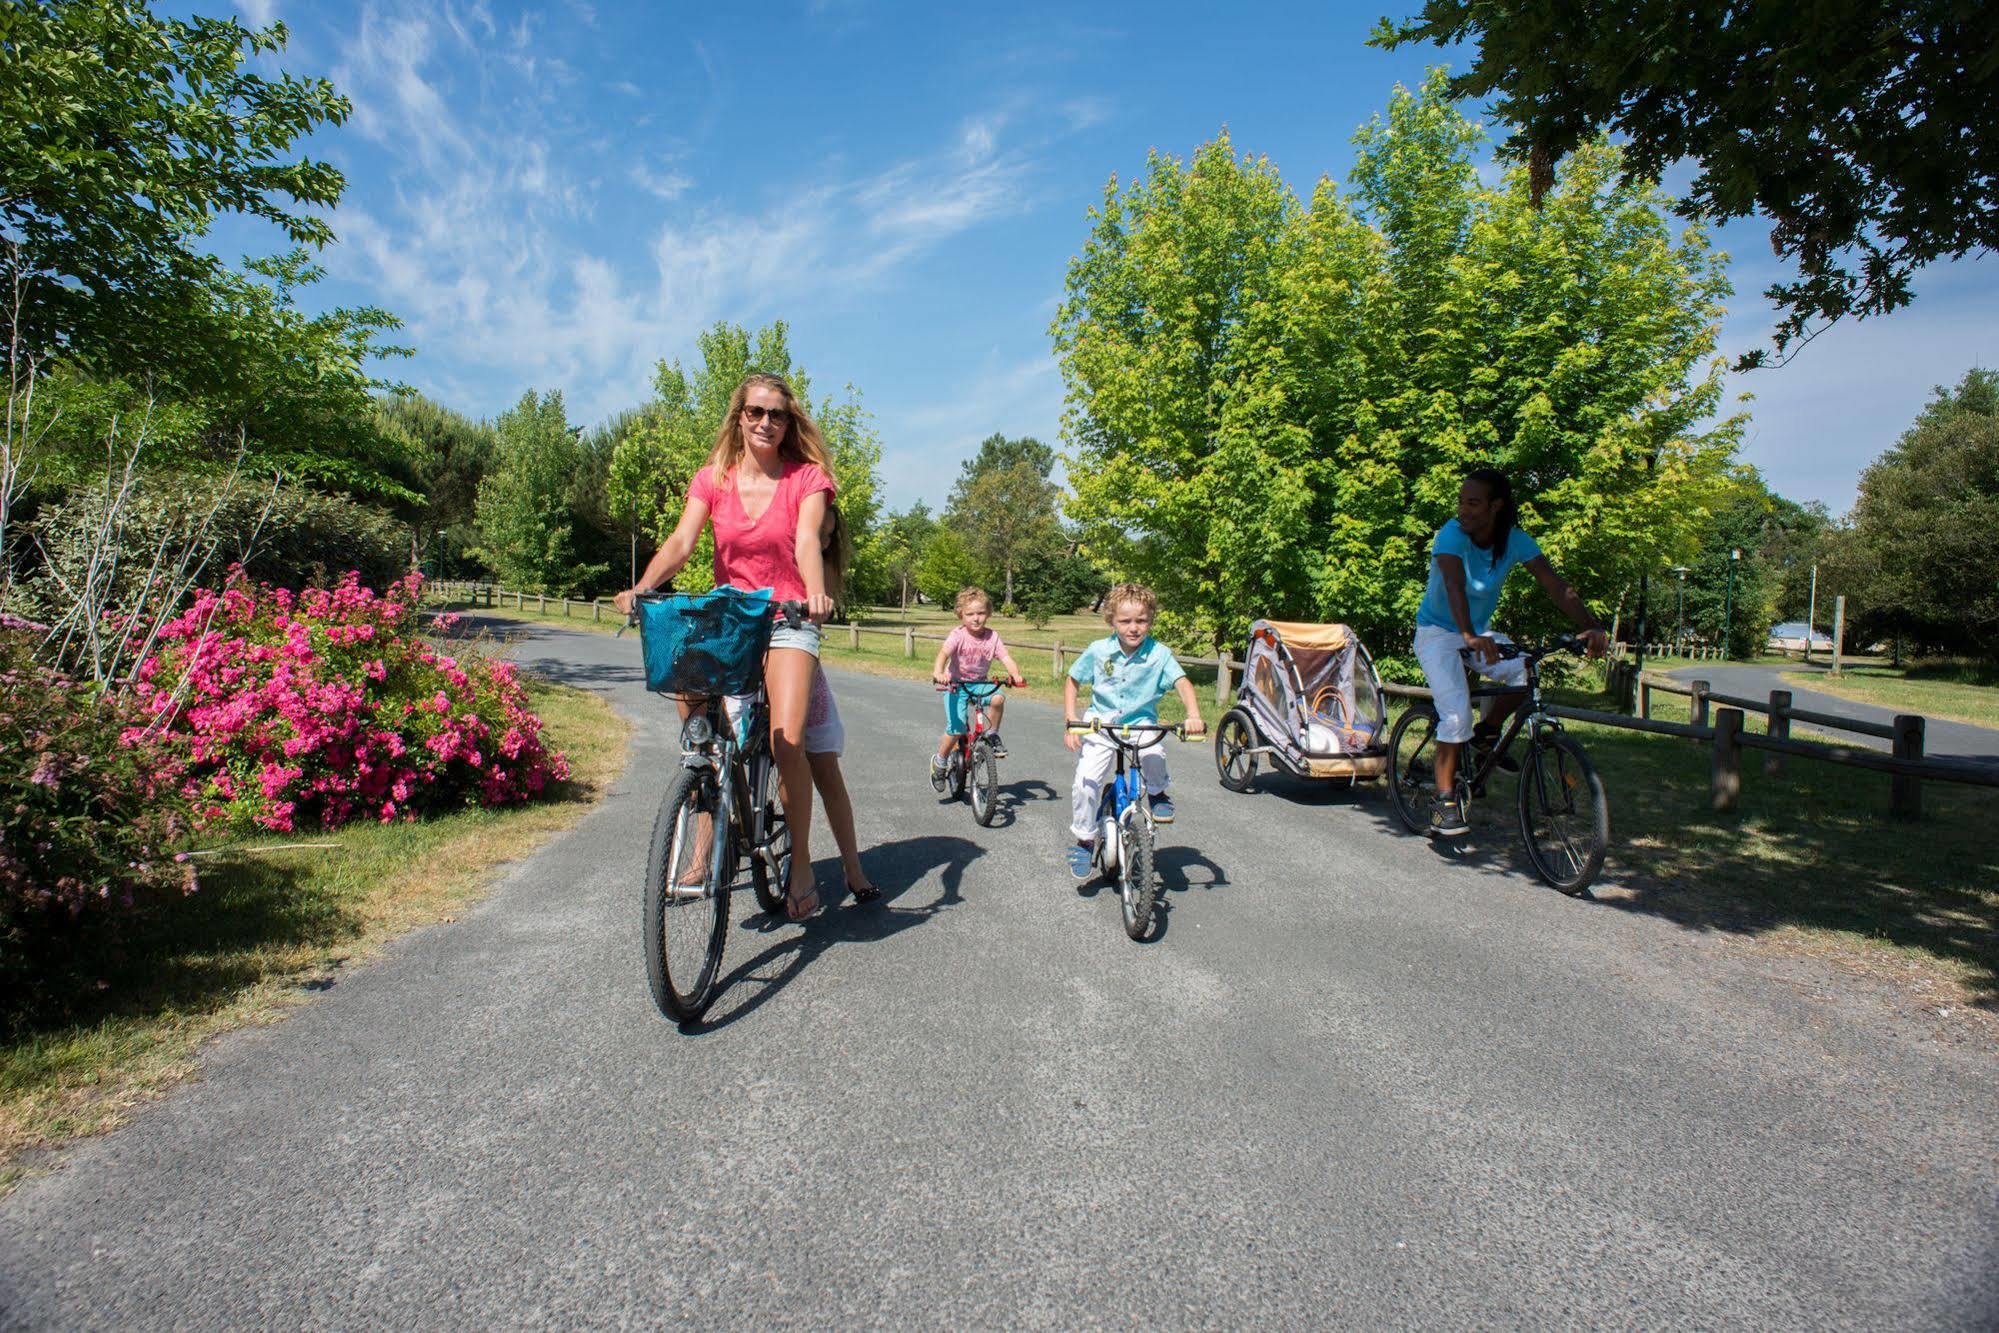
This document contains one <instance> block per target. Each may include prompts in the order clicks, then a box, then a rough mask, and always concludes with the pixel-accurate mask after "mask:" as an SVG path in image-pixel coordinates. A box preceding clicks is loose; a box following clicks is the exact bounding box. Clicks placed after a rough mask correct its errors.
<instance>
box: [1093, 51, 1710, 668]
mask: <svg viewBox="0 0 1999 1333" xmlns="http://www.w3.org/2000/svg"><path fill="white" fill-rule="evenodd" d="M1358 142H1359V147H1360V152H1359V156H1358V158H1357V161H1356V165H1355V168H1354V173H1353V180H1352V193H1351V195H1348V194H1343V193H1342V192H1341V191H1340V190H1339V189H1338V187H1337V186H1335V185H1334V184H1333V183H1332V182H1330V181H1322V182H1321V183H1320V185H1319V186H1318V188H1317V189H1316V190H1315V191H1314V194H1313V197H1312V200H1311V204H1310V206H1309V208H1300V207H1299V206H1298V205H1297V203H1296V202H1295V200H1294V199H1293V198H1292V196H1291V195H1290V194H1289V192H1288V191H1287V190H1286V189H1285V188H1284V186H1283V184H1282V182H1281V181H1280V180H1279V179H1278V178H1277V176H1276V173H1275V171H1274V169H1272V168H1271V167H1270V166H1269V165H1268V163H1266V162H1263V161H1262V160H1260V159H1247V158H1243V159H1239V158H1237V157H1236V155H1235V153H1234V151H1233V149H1232V147H1231V146H1230V144H1229V142H1228V140H1227V139H1226V137H1224V138H1223V139H1220V140H1217V141H1216V142H1214V143H1211V144H1208V145H1205V146H1204V147H1203V148H1201V149H1200V150H1199V152H1197V153H1196V154H1195V156H1194V159H1193V162H1192V164H1191V165H1190V166H1185V167H1183V166H1182V165H1181V164H1179V163H1177V162H1175V161H1172V160H1171V159H1166V158H1160V157H1156V156H1155V158H1154V159H1153V160H1152V163H1151V164H1150V168H1149V173H1148V176H1147V178H1146V179H1145V180H1144V181H1142V182H1140V183H1138V184H1135V185H1133V186H1132V187H1131V188H1130V189H1129V190H1127V191H1123V192H1120V191H1119V190H1118V189H1117V186H1116V182H1115V181H1113V182H1112V186H1111V188H1110V189H1109V190H1108V191H1107V193H1106V197H1105V203H1104V205H1103V207H1102V209H1101V210H1099V211H1098V212H1097V213H1096V214H1095V226H1094V228H1093V232H1092V235H1091V238H1090V240H1089V242H1088V244H1087V245H1086V246H1085V248H1084V250H1083V253H1082V255H1081V256H1080V257H1079V258H1078V259H1077V261H1076V262H1075V263H1074V264H1072V265H1071V267H1070V271H1069V280H1068V293H1067V299H1066V301H1065V302H1064V305H1063V307H1062V310H1061V312H1060V314H1059V315H1058V317H1057V320H1056V325H1055V330H1054V332H1055V340H1056V347H1057V351H1058V353H1059V354H1060V356H1061V358H1062V363H1063V369H1064V373H1065V376H1066V378H1067V380H1068V385H1069V404H1070V410H1069V414H1068V416H1067V418H1066V419H1065V432H1066V434H1067V437H1068V439H1069V440H1070V442H1071V445H1072V448H1073V459H1072V464H1071V467H1070V480H1071V483H1072V484H1073V486H1074V487H1075V492H1076V494H1075V499H1074V500H1073V501H1072V502H1071V504H1070V506H1069V510H1070V513H1071V515H1072V517H1074V518H1076V519H1077V520H1078V521H1079V522H1080V523H1081V524H1082V532H1081V535H1082V536H1083V538H1084V539H1085V541H1086V543H1087V545H1088V547H1089V549H1091V550H1092V551H1093V552H1094V553H1097V554H1098V555H1099V556H1100V557H1101V558H1102V559H1103V560H1104V562H1105V564H1106V565H1107V566H1108V567H1109V568H1110V569H1112V570H1114V571H1116V572H1117V573H1118V574H1119V575H1120V576H1133V577H1139V578H1142V579H1145V580H1146V581H1147V582H1150V583H1152V584H1153V585H1154V586H1155V587H1156V588H1157V589H1158V590H1159V592H1160V595H1161V605H1162V609H1163V610H1165V611H1166V612H1168V613H1170V618H1166V623H1167V625H1168V626H1169V631H1170V632H1174V633H1181V632H1190V633H1198V634H1199V635H1200V636H1202V637H1203V638H1207V639H1210V640H1211V641H1213V642H1215V643H1217V644H1218V645H1219V644H1224V643H1227V642H1231V641H1233V640H1235V639H1237V638H1239V637H1240V635H1241V633H1242V631H1243V629H1244V628H1245V626H1246V623H1247V621H1248V620H1249V619H1250V618H1251V617H1253V616H1255V615H1274V616H1289V617H1292V618H1326V619H1338V620H1345V621H1349V622H1352V623H1354V624H1355V625H1357V626H1358V627H1359V628H1360V629H1361V631H1362V633H1363V634H1364V635H1365V636H1367V637H1369V638H1371V639H1374V640H1376V641H1377V642H1378V643H1380V644H1382V645H1399V644H1400V643H1401V642H1405V641H1406V638H1407V634H1408V629H1409V626H1410V624H1411V623H1412V622H1413V620H1414V615H1415V609H1416V605H1417V602H1418V601H1419V600H1420V598H1421V596H1422V589H1423V583H1424V579H1425V576H1426V574H1427V570H1428V563H1429V541H1430V537H1431V535H1432V533H1434V532H1435V530H1436V528H1437V527H1438V526H1439V525H1440V524H1441V523H1442V522H1443V521H1444V520H1445V519H1447V518H1448V517H1450V515H1451V512H1452V508H1453V505H1454V502H1455V497H1456V494H1457V489H1458V485H1459V482H1460V480H1461V478H1462V477H1463V475H1464V474H1465V473H1466V472H1467V471H1469V470H1470V469H1471V468H1473V467H1476V466H1481V465H1497V466H1500V467H1503V468H1506V469H1507V470H1508V471H1509V472H1510V473H1512V474H1513V476H1514V478H1515V481H1516V488H1517V490H1518V491H1519V492H1520V494H1521V496H1522V499H1523V501H1524V503H1523V509H1522V519H1523V524H1524V526H1526V527H1527V528H1528V529H1529V530H1530V531H1532V532H1534V533H1535V535H1536V536H1537V537H1538V538H1540V539H1541V541H1542V544H1543V546H1544V547H1545V548H1546V549H1547V550H1548V551H1549V553H1550V554H1551V556H1553V558H1554V559H1555V561H1556V563H1557V564H1558V565H1559V566H1560V567H1561V568H1562V569H1563V570H1564V572H1565V573H1567V574H1569V575H1570V577H1571V579H1572V580H1573V581H1574V582H1575V583H1576V584H1577V585H1578V587H1580V588H1581V589H1582V590H1583V592H1584V595H1585V596H1586V597H1594V598H1595V599H1596V600H1597V601H1599V602H1600V603H1608V602H1612V601H1614V600H1615V599H1617V598H1618V597H1619V596H1620V595H1623V594H1624V593H1626V592H1627V591H1628V590H1630V589H1633V588H1635V586H1636V584H1637V581H1638V576H1639V573H1640V571H1643V570H1646V569H1657V568H1662V567H1664V566H1666V565H1670V564H1673V563H1677V562H1678V561H1679V560H1681V559H1683V558H1685V557H1687V556H1690V555H1692V554H1693V553H1694V551H1695V550H1696V549H1697V548H1698V545H1699V543H1700V540H1701V536H1702V534H1703V532H1704V530H1705V528H1706V525H1707V521H1708V518H1709V515H1710V514H1711V513H1712V512H1713V511H1714V509H1715V508H1716V507H1717V506H1718V505H1719V504H1720V503H1722V501H1723V500H1724V499H1725V497H1726V495H1727V494H1728V491H1729V487H1730V486H1731V485H1732V480H1731V478H1732V473H1731V464H1732V458H1733V453H1734V449H1735V446H1736V442H1737V438H1738V436H1739V431H1740V421H1739V420H1738V419H1735V418H1728V419H1725V420H1722V421H1721V422H1719V423H1718V424H1715V425H1712V426H1709V427H1707V428H1705V429H1702V428H1698V427H1697V423H1699V422H1702V421H1703V420H1704V419H1706V418H1710V417H1712V416H1713V415H1714V414H1715V412H1716V410H1717V409H1718V407H1719V405H1720V395H1721V381H1720V375H1721V366H1720V363H1719V361H1718V360H1716V358H1715V357H1714V347H1715V333H1716V328H1717V325H1718V322H1719V319H1720V316H1721V301H1722V299H1723V297H1724V296H1725V295H1726V294H1727V291H1728V288H1727V283H1726V280H1725V278H1724V276H1723V273H1722V268H1721V262H1722V261H1721V258H1720V256H1718V255H1716V254H1714V253H1713V252H1712V250H1711V249H1710V248H1709V247H1708V245H1707V242H1706V239H1705V238H1704V237H1703V236H1702V235H1701V234H1700V233H1699V231H1698V230H1695V229H1689V230H1688V231H1686V232H1685V233H1684V234H1682V235H1680V236H1678V237H1675V236H1674V235H1673V234H1672V233H1671V231H1670V229H1669V228H1668V226H1667V224H1666V219H1665V216H1664V204H1665V201H1664V200H1663V199H1662V198H1661V197H1659V196H1658V195H1657V194H1656V193H1655V192H1652V191H1649V190H1645V189H1642V188H1634V187H1630V186H1626V185H1624V184H1622V183H1620V181H1619V179H1618V175H1617V160H1616V153H1615V151H1614V150H1613V149H1611V148H1609V147H1608V146H1606V145H1603V144H1595V145H1592V146H1591V147H1590V148H1589V149H1588V150H1587V151H1584V152H1579V153H1578V154H1577V155H1576V157H1575V159H1574V162H1573V164H1572V167H1571V170H1570V171H1569V172H1568V173H1567V174H1566V177H1565V179H1564V181H1563V182H1562V184H1561V185H1560V187H1559V188H1558V189H1556V190H1555V191H1553V192H1552V193H1551V194H1550V195H1549V196H1548V197H1547V198H1546V199H1545V200H1544V201H1543V204H1542V206H1541V207H1540V208H1538V209H1537V208H1536V207H1535V206H1534V204H1533V201H1532V199H1531V198H1530V190H1529V188H1528V182H1527V180H1526V179H1525V176H1524V173H1521V172H1518V171H1515V172H1511V173H1509V174H1508V175H1507V176H1506V177H1505V179H1504V180H1502V181H1501V182H1500V183H1499V184H1497V185H1496V186H1489V185H1486V184H1484V183H1483V182H1481V180H1480V178H1479V173H1478V170H1477V162H1476V160H1475V157H1474V149H1475V148H1476V147H1477V145H1478V143H1479V142H1480V140H1479V134H1478V131H1477V129H1476V127H1475V126H1472V125H1471V124H1470V123H1469V122H1467V121H1466V120H1465V119H1464V117H1463V116H1462V115H1461V114H1459V113H1458V112H1457V111H1456V109H1455V108H1454V107H1452V106H1451V104H1450V100H1449V98H1448V96H1447V94H1446V90H1445V83H1444V80H1443V78H1442V76H1441V75H1433V76H1432V78H1431V79H1430V80H1429V81H1428V82H1427V83H1426V84H1425V85H1424V87H1423V88H1422V89H1421V90H1420V91H1418V92H1410V91H1407V90H1398V91H1397V93H1396V95H1395V97H1394V98H1393V99H1392V101H1391V103H1390V106H1389V109H1388V113H1387V115H1386V116H1385V117H1381V118H1377V119H1376V120H1375V121H1374V122H1373V123H1371V124H1370V125H1368V126H1367V127H1366V128H1364V129H1363V130H1362V131H1361V133H1360V135H1359V138H1358ZM1510 614H1511V615H1513V616H1514V617H1515V618H1514V619H1512V620H1511V621H1510V622H1509V623H1511V624H1512V625H1514V627H1516V628H1518V629H1523V630H1526V631H1528V632H1533V631H1535V630H1537V629H1539V628H1541V627H1542V624H1543V621H1544V620H1545V619H1547V618H1551V617H1553V616H1554V615H1555V614H1556V613H1555V612H1553V611H1552V609H1551V608H1547V607H1545V605H1543V604H1542V602H1541V599H1538V598H1534V599H1525V600H1523V601H1522V603H1521V605H1520V606H1519V607H1517V608H1514V609H1513V611H1512V612H1511V613H1510Z"/></svg>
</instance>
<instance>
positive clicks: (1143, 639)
mask: <svg viewBox="0 0 1999 1333" xmlns="http://www.w3.org/2000/svg"><path fill="white" fill-rule="evenodd" d="M1158 610H1159V599H1158V598H1157V597H1156V596H1154V595H1153V591H1152V589H1150V588H1148V587H1146V586H1145V585H1144V584H1142V583H1120V584H1118V585H1117V586H1116V587H1115V588H1112V589H1111V590H1110V595H1109V596H1107V597H1106V598H1104V619H1105V620H1106V621H1108V622H1109V623H1110V627H1111V628H1112V629H1113V630H1114V631H1116V632H1115V633H1113V634H1110V635H1108V636H1107V637H1105V638H1101V639H1098V640H1097V641H1096V642H1095V643H1093V644H1091V645H1090V646H1089V647H1087V648H1085V649H1084V650H1083V651H1082V654H1081V655H1080V656H1078V657H1077V658H1076V664H1075V665H1074V666H1072V667H1070V668H1069V678H1068V679H1067V680H1065V681H1063V682H1062V716H1063V718H1064V719H1065V720H1066V721H1067V722H1068V724H1069V725H1070V726H1075V725H1076V723H1078V722H1079V721H1083V720H1084V719H1083V718H1078V717H1077V716H1076V703H1077V687H1078V686H1079V685H1088V686H1089V687H1090V709H1089V713H1088V714H1087V716H1088V717H1093V718H1098V719H1100V720H1102V721H1104V722H1106V723H1128V722H1157V721H1158V720H1159V701H1160V699H1162V698H1163V697H1165V694H1166V691H1167V690H1169V689H1170V690H1175V691H1177V692H1178V693H1179V695H1180V702H1181V703H1182V704H1183V705H1185V706H1186V709H1187V722H1186V727H1187V734H1188V735H1189V736H1198V735H1200V734H1201V732H1202V731H1203V730H1205V729H1206V727H1205V724H1204V723H1203V722H1202V721H1201V701H1200V699H1199V698H1198V697H1196V695H1195V694H1194V684H1193V682H1192V681H1190V680H1188V679H1187V673H1186V672H1185V671H1183V670H1181V669H1180V660H1179V659H1178V658H1176V657H1174V656H1173V650H1172V649H1171V648H1168V647H1167V646H1166V645H1165V644H1163V643H1161V642H1160V641H1159V640H1157V639H1155V638H1153V637H1152V621H1153V618H1154V617H1155V616H1156V615H1157V613H1158ZM1063 739H1064V742H1065V743H1066V744H1067V745H1068V747H1069V748H1070V749H1071V750H1075V751H1077V752H1078V753H1077V755H1076V779H1075V781H1074V782H1073V783H1071V784H1070V788H1069V832H1070V834H1071V836H1073V837H1074V838H1075V840H1076V841H1075V843H1074V845H1073V846H1071V847H1070V848H1069V872H1070V873H1071V874H1073V875H1074V876H1075V877H1076V878H1077V879H1088V878H1089V877H1090V876H1091V875H1092V874H1093V873H1095V872H1094V870H1093V869H1092V864H1091V862H1092V857H1093V853H1094V850H1095V848H1096V845H1097V801H1098V798H1099V797H1100V796H1101V794H1102V793H1103V789H1104V779H1105V778H1107V777H1109V776H1110V772H1111V769H1112V768H1113V767H1115V766H1116V761H1117V748H1116V747H1115V746H1113V745H1112V744H1111V742H1110V740H1109V739H1108V738H1107V737H1103V736H1098V735H1089V736H1079V735H1077V734H1076V733H1075V732H1073V731H1072V732H1070V733H1069V734H1068V735H1067V736H1065V737H1064V738H1063ZM1138 770H1139V772H1140V773H1141V774H1143V775H1144V777H1145V796H1146V800H1148V801H1150V802H1151V804H1152V818H1153V820H1154V821H1155V822H1157V823H1161V824H1170V823H1172V822H1173V802H1172V801H1171V800H1170V799H1168V797H1167V795H1166V746H1165V743H1164V740H1163V738H1162V739H1161V740H1155V741H1153V742H1152V744H1150V745H1148V746H1146V747H1145V748H1144V749H1142V750H1140V751H1139V752H1138Z"/></svg>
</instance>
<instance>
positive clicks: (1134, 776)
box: [1066, 718, 1187, 940]
mask: <svg viewBox="0 0 1999 1333" xmlns="http://www.w3.org/2000/svg"><path fill="white" fill-rule="evenodd" d="M1066 730H1068V731H1069V732H1070V733H1072V734H1074V735H1077V736H1102V737H1104V738H1105V739H1107V740H1108V741H1110V743H1111V744H1112V745H1114V746H1116V747H1117V767H1116V769H1115V770H1113V778H1112V780H1111V781H1109V782H1106V783H1105V784H1104V794H1103V798H1102V801H1101V802H1100V804H1099V805H1098V807H1097V846H1096V852H1095V859H1096V865H1097V869H1098V870H1099V871H1100V872H1102V873H1103V875H1104V876H1105V877H1107V878H1114V879H1116V881H1117V886H1118V904H1119V906H1120V908H1121V909H1122V911H1123V914H1124V933H1125V934H1127V935H1129V936H1131V938H1133V939H1135V940H1142V939H1144V938H1145V936H1146V934H1147V932H1148V931H1150V930H1151V929H1152V909H1153V905H1154V903H1155V901H1156V900H1157V895H1158V887H1159V885H1158V876H1157V874H1156V873H1155V872H1154V869H1153V863H1152V853H1153V846H1154V837H1155V833H1154V829H1155V826H1154V824H1153V822H1152V802H1150V801H1148V800H1146V799H1145V776H1144V774H1142V773H1141V772H1140V771H1139V766H1138V753H1139V751H1141V750H1143V749H1145V748H1146V747H1148V746H1150V745H1152V744H1153V743H1154V742H1155V741H1158V740H1159V739H1160V738H1162V737H1165V736H1177V737H1178V738H1179V739H1181V740H1183V741H1184V740H1186V739H1187V729H1186V727H1185V725H1184V724H1181V725H1175V726H1170V727H1169V726H1167V725H1166V724H1164V723H1162V722H1127V723H1123V724H1121V725H1119V724H1108V725H1107V724H1106V723H1104V722H1103V721H1102V720H1101V719H1099V718H1092V719H1090V720H1089V721H1088V722H1080V723H1077V724H1076V725H1074V726H1071V727H1068V728H1066Z"/></svg>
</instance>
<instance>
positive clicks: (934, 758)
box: [930, 754, 951, 791]
mask: <svg viewBox="0 0 1999 1333" xmlns="http://www.w3.org/2000/svg"><path fill="white" fill-rule="evenodd" d="M930 785H931V786H932V787H934V788H936V789H937V790H938V791H943V790H944V789H945V788H946V787H948V786H950V785H951V770H950V769H949V768H946V767H945V766H944V756H943V755H941V754H933V755H931V756H930Z"/></svg>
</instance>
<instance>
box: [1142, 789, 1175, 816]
mask: <svg viewBox="0 0 1999 1333" xmlns="http://www.w3.org/2000/svg"><path fill="white" fill-rule="evenodd" d="M1146 799H1147V800H1148V801H1150V802H1151V803H1152V822H1153V823H1155V824H1171V823H1172V822H1173V801H1172V798H1170V797H1169V796H1167V794H1166V793H1165V792H1160V793H1159V795H1157V796H1149V797H1147V798H1146Z"/></svg>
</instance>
